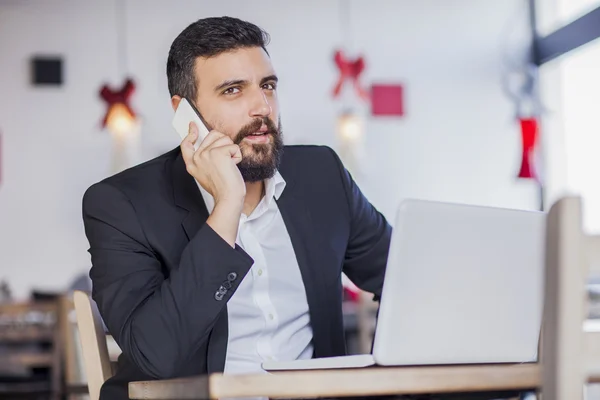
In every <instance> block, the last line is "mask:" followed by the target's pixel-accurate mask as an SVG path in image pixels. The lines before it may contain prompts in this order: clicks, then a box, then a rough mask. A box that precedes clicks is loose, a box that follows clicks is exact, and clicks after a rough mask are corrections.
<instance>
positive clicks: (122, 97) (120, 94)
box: [100, 79, 136, 128]
mask: <svg viewBox="0 0 600 400" xmlns="http://www.w3.org/2000/svg"><path fill="white" fill-rule="evenodd" d="M134 90H135V84H134V83H133V80H131V79H127V80H126V81H125V83H124V84H123V87H122V88H121V89H120V90H117V91H114V90H112V89H111V88H109V87H108V85H104V86H102V89H100V97H102V99H103V100H104V101H106V103H107V107H106V114H105V115H104V118H103V120H102V127H103V128H104V127H106V122H107V120H108V115H109V113H110V109H111V108H112V107H113V105H115V104H119V103H120V104H122V105H123V106H125V109H126V110H127V112H128V113H129V114H130V115H131V118H135V117H136V115H135V112H133V109H132V108H131V106H130V105H129V101H130V100H131V95H132V94H133V92H134Z"/></svg>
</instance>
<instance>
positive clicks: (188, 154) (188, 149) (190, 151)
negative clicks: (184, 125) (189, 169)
mask: <svg viewBox="0 0 600 400" xmlns="http://www.w3.org/2000/svg"><path fill="white" fill-rule="evenodd" d="M197 139H198V127H197V126H196V124H194V123H193V122H190V125H189V128H188V135H187V136H186V137H185V138H184V139H183V141H182V142H181V145H180V146H179V147H180V148H181V155H182V157H183V160H184V161H185V163H186V164H188V163H189V162H190V161H191V160H192V158H193V157H194V152H195V149H194V143H195V142H196V140H197Z"/></svg>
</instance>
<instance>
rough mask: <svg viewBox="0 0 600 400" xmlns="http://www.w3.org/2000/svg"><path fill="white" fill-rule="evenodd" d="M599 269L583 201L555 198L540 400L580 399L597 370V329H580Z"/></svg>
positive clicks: (598, 247)
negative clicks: (592, 278) (589, 284)
mask: <svg viewBox="0 0 600 400" xmlns="http://www.w3.org/2000/svg"><path fill="white" fill-rule="evenodd" d="M594 272H596V273H597V272H600V236H589V235H586V234H585V233H584V231H583V226H582V206H581V200H580V199H579V198H577V197H566V198H562V199H560V200H558V201H557V202H556V203H555V204H554V205H553V206H552V207H551V209H550V211H549V213H548V222H547V234H546V273H545V275H546V276H545V293H544V322H543V329H542V352H541V364H542V390H541V391H542V396H543V399H544V400H576V399H582V398H583V397H584V390H585V385H586V384H587V382H588V380H589V377H590V376H591V375H596V376H597V375H598V372H599V371H600V332H589V331H584V329H583V325H584V322H585V321H586V320H587V317H588V307H587V306H588V303H589V300H588V298H587V290H586V289H587V281H588V277H589V275H590V273H594Z"/></svg>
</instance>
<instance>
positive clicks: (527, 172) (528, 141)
mask: <svg viewBox="0 0 600 400" xmlns="http://www.w3.org/2000/svg"><path fill="white" fill-rule="evenodd" d="M519 123H520V125H521V136H522V140H523V155H522V160H521V169H520V170H519V175H518V176H519V178H522V179H535V180H537V179H538V175H537V173H536V170H535V160H534V156H535V150H536V145H537V140H538V121H537V119H535V118H533V117H532V118H519Z"/></svg>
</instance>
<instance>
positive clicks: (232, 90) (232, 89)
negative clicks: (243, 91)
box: [223, 87, 240, 94]
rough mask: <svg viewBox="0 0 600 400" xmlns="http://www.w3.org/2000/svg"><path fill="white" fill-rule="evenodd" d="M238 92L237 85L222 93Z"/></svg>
mask: <svg viewBox="0 0 600 400" xmlns="http://www.w3.org/2000/svg"><path fill="white" fill-rule="evenodd" d="M239 92H240V88H237V87H231V88H229V89H226V90H225V91H224V92H223V94H237V93H239Z"/></svg>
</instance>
